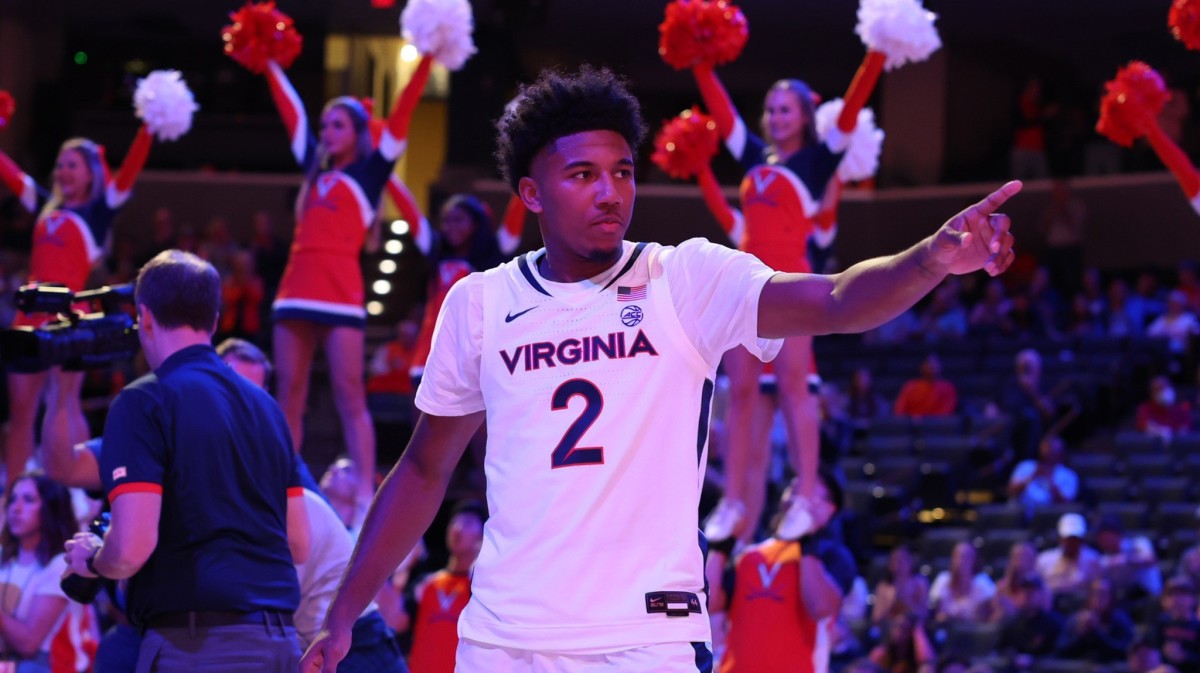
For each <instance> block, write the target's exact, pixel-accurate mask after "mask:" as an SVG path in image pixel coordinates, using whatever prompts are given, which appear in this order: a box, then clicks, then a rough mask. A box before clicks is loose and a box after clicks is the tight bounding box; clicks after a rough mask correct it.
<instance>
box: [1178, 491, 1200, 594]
mask: <svg viewBox="0 0 1200 673" xmlns="http://www.w3.org/2000/svg"><path fill="white" fill-rule="evenodd" d="M1196 519H1197V525H1200V509H1197V510H1196ZM1174 576H1181V577H1186V578H1187V579H1189V580H1191V581H1192V584H1194V585H1196V586H1200V543H1197V544H1194V545H1192V546H1191V547H1188V548H1187V550H1186V551H1184V552H1183V554H1180V556H1179V564H1178V565H1177V566H1175V575H1174Z"/></svg>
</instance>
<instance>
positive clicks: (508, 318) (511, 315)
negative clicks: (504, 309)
mask: <svg viewBox="0 0 1200 673" xmlns="http://www.w3.org/2000/svg"><path fill="white" fill-rule="evenodd" d="M535 308H537V307H536V306H530V307H529V308H527V309H525V310H524V311H521V312H520V313H509V314H508V315H506V316H504V322H512V321H514V320H516V319H517V318H520V317H521V316H523V315H525V314H526V313H529V312H530V311H532V310H533V309H535Z"/></svg>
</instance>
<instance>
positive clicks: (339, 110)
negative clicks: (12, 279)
mask: <svg viewBox="0 0 1200 673" xmlns="http://www.w3.org/2000/svg"><path fill="white" fill-rule="evenodd" d="M356 135H357V134H355V132H354V122H353V121H351V119H350V113H349V112H347V111H346V108H344V107H342V106H340V105H334V106H333V107H331V108H329V110H327V111H326V112H325V114H323V115H321V145H322V146H323V147H324V148H325V151H326V152H328V153H329V155H330V156H331V157H333V158H334V160H335V161H336V160H344V159H353V158H354V150H355V142H356V141H357V137H356Z"/></svg>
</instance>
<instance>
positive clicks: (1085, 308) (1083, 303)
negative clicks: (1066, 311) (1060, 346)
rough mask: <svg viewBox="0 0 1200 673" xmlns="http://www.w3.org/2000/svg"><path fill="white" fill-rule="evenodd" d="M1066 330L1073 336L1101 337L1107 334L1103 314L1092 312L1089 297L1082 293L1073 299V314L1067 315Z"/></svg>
mask: <svg viewBox="0 0 1200 673" xmlns="http://www.w3.org/2000/svg"><path fill="white" fill-rule="evenodd" d="M1064 332H1065V333H1066V334H1068V335H1070V336H1073V337H1086V338H1092V337H1099V336H1104V334H1105V325H1104V319H1103V316H1102V315H1096V314H1094V313H1092V310H1091V305H1090V304H1089V302H1088V298H1087V297H1086V296H1085V295H1083V294H1082V293H1080V294H1076V295H1075V298H1074V299H1072V300H1071V314H1070V316H1068V317H1067V325H1066V328H1065V329H1064Z"/></svg>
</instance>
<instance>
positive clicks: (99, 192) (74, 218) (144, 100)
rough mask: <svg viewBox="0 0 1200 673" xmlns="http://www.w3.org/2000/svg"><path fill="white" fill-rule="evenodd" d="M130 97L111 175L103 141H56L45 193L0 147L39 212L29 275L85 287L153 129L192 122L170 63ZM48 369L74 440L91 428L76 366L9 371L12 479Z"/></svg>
mask: <svg viewBox="0 0 1200 673" xmlns="http://www.w3.org/2000/svg"><path fill="white" fill-rule="evenodd" d="M134 100H135V106H136V108H137V114H138V116H139V117H141V118H142V119H143V120H144V123H143V124H142V126H141V127H140V128H139V129H138V132H137V135H136V136H135V137H134V140H133V144H132V146H130V148H129V151H128V152H127V153H126V155H125V160H124V162H122V164H121V168H120V169H119V170H118V171H117V173H116V175H115V176H111V177H110V176H109V172H108V167H107V165H106V163H105V159H104V151H103V148H101V147H100V146H99V145H97V144H96V143H94V142H92V141H91V140H88V139H86V138H72V139H70V140H67V141H66V142H64V143H63V144H62V147H61V148H60V149H59V152H58V158H57V159H56V160H55V163H54V173H53V176H52V187H51V189H50V191H49V195H48V196H46V192H45V190H43V189H41V188H39V187H38V185H37V184H36V183H35V182H34V180H33V178H31V177H30V176H29V175H28V174H26V173H25V172H24V171H22V170H21V169H20V167H18V166H17V164H16V163H15V162H14V161H13V160H12V159H11V158H10V157H8V156H7V155H6V154H4V153H3V152H0V181H3V182H4V184H5V185H7V186H8V188H9V189H11V190H12V191H13V193H15V194H17V195H18V197H19V199H20V202H21V205H22V206H24V207H25V209H26V210H28V211H29V212H31V213H33V212H36V213H38V219H37V223H36V224H35V225H34V230H33V250H32V251H31V255H30V262H29V263H30V274H29V282H31V283H57V284H61V285H65V286H66V287H67V288H69V289H70V290H71V291H72V292H79V291H81V290H83V289H84V288H85V287H86V285H87V280H88V276H89V275H90V274H91V272H92V270H93V269H95V268H96V267H97V266H98V265H99V264H100V263H101V261H102V260H103V257H104V254H105V251H106V250H107V249H108V242H109V240H110V237H111V234H112V223H113V218H114V217H115V216H116V214H117V212H118V211H119V210H120V209H121V207H122V206H124V205H125V203H126V201H128V200H129V196H130V193H131V191H132V189H133V185H134V182H135V181H136V180H137V177H138V174H139V173H141V170H142V167H143V166H144V165H145V163H146V158H147V157H148V155H149V153H150V147H151V145H152V144H153V139H152V136H157V137H159V138H160V139H164V140H174V139H175V138H178V137H179V136H180V135H182V134H183V133H185V132H186V131H187V130H188V128H190V126H191V118H192V113H193V112H194V111H195V110H196V105H195V102H194V100H193V99H192V94H191V92H190V91H189V90H188V89H187V87H186V85H185V84H184V83H183V81H182V80H181V79H180V77H179V73H177V72H174V71H156V72H153V73H151V74H150V75H149V76H147V77H146V78H144V79H143V80H141V81H140V82H139V84H138V89H137V92H136V93H135V95H134ZM81 308H83V307H81ZM52 320H54V316H50V315H46V314H28V313H18V315H17V318H16V320H15V321H14V322H13V327H26V328H34V327H39V326H41V325H44V324H46V323H47V322H50V321H52ZM51 376H52V377H54V378H55V379H56V380H55V384H56V385H58V386H60V387H62V389H63V390H69V391H74V393H73V394H72V395H70V400H71V402H70V404H69V405H68V414H69V418H70V423H71V429H70V430H71V437H72V441H74V442H81V441H83V440H85V439H87V438H88V436H89V434H88V429H87V421H86V420H85V418H84V416H83V410H82V408H81V407H80V403H79V392H80V390H81V388H82V385H83V373H82V372H64V371H62V370H61V369H59V368H54V369H52V370H50V371H48V372H38V373H33V374H18V373H14V372H10V373H9V375H8V387H9V408H10V416H9V419H10V420H9V428H8V444H7V451H6V454H5V464H6V467H7V469H8V475H9V479H10V480H11V479H12V478H14V477H16V476H17V475H19V474H21V473H22V472H24V471H25V466H26V462H27V461H28V460H29V457H30V456H31V455H32V454H33V446H34V422H35V418H36V415H37V411H38V405H39V403H40V402H41V397H42V393H43V391H44V390H45V387H46V383H47V379H48V377H51Z"/></svg>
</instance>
